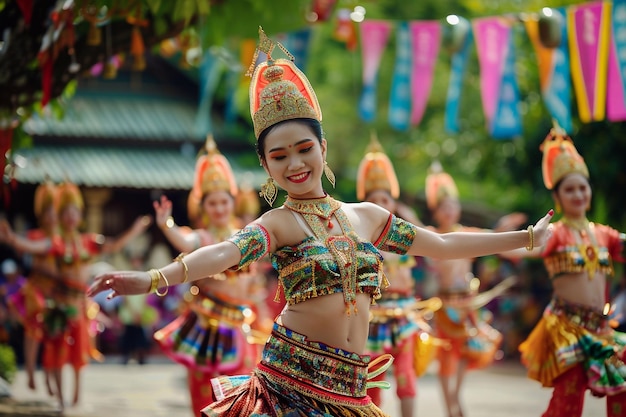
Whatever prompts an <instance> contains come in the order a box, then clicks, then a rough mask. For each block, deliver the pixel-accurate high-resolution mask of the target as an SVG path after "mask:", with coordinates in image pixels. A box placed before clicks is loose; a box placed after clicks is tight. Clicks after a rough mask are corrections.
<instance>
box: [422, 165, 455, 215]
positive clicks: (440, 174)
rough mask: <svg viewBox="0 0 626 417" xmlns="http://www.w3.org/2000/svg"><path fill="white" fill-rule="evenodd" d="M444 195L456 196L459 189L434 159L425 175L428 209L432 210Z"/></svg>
mask: <svg viewBox="0 0 626 417" xmlns="http://www.w3.org/2000/svg"><path fill="white" fill-rule="evenodd" d="M446 197H452V198H458V197H459V191H458V189H457V188H456V184H455V183H454V179H453V178H452V177H451V176H450V174H448V173H447V172H444V171H443V167H442V166H441V164H440V163H439V162H438V161H435V162H433V163H432V164H431V165H430V168H429V169H428V175H427V176H426V204H427V205H428V208H429V209H430V210H434V209H436V208H437V206H438V205H439V203H440V202H441V200H443V199H444V198H446Z"/></svg>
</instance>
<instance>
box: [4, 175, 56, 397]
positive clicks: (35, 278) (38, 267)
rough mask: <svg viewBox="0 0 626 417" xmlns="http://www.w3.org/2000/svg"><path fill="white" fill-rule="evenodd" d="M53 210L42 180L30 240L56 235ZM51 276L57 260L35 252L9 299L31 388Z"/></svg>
mask: <svg viewBox="0 0 626 417" xmlns="http://www.w3.org/2000/svg"><path fill="white" fill-rule="evenodd" d="M56 210H57V208H56V187H55V185H54V184H53V183H51V182H49V181H45V182H43V183H42V184H40V185H39V186H38V187H37V188H36V189H35V198H34V212H35V216H36V218H37V222H38V223H39V228H37V229H33V230H29V231H28V232H27V234H26V237H27V238H28V239H30V240H39V239H54V237H55V236H58V228H57V224H58V222H57V211H56ZM54 276H56V262H55V258H54V256H53V254H52V253H45V254H42V255H34V256H33V257H32V261H31V267H30V274H29V276H28V280H27V281H26V284H25V285H24V286H23V287H22V288H21V289H20V291H19V293H18V294H16V296H14V297H13V299H12V300H11V303H12V306H13V308H15V309H16V311H17V313H18V315H19V316H20V317H21V318H22V324H23V325H24V367H25V368H26V375H27V378H28V379H27V381H28V387H29V388H30V389H33V390H34V389H35V388H36V386H35V368H36V365H37V357H38V354H39V347H40V345H41V343H42V341H43V337H44V328H43V316H44V308H45V300H46V298H47V297H48V296H49V294H50V289H51V287H52V283H53V277H54ZM48 376H49V375H48V373H45V381H46V386H47V389H48V392H49V393H50V394H51V395H52V388H51V386H50V380H49V378H48Z"/></svg>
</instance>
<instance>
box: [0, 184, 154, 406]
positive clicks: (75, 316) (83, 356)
mask: <svg viewBox="0 0 626 417" xmlns="http://www.w3.org/2000/svg"><path fill="white" fill-rule="evenodd" d="M56 202H57V213H58V215H59V234H58V235H57V236H52V237H47V238H43V239H37V240H30V239H27V238H24V237H21V236H18V235H16V234H15V233H14V232H13V231H12V230H11V228H10V226H9V225H8V223H6V222H3V223H2V225H1V227H0V238H1V239H2V240H4V241H5V242H7V243H9V244H10V245H11V246H13V247H14V248H15V249H16V250H18V251H20V252H27V253H32V254H37V255H41V256H46V255H52V256H53V257H54V259H55V264H56V270H55V274H57V276H56V279H55V282H54V285H53V287H52V289H51V291H50V295H49V299H48V302H47V304H48V306H47V308H46V312H45V314H44V329H45V330H44V331H45V337H44V355H43V358H42V364H43V368H44V370H45V371H46V372H49V373H50V375H51V377H52V381H53V383H54V384H53V391H54V393H55V394H56V397H57V399H58V402H59V407H60V409H61V410H63V409H64V400H63V384H62V378H61V376H62V368H63V366H64V365H65V364H67V363H69V364H70V365H71V366H72V369H73V371H74V395H73V399H72V405H76V404H78V401H79V397H80V374H81V370H82V368H83V367H84V366H85V365H87V363H88V360H89V358H90V357H94V358H98V356H99V355H100V353H99V352H97V351H95V348H93V346H92V342H91V337H90V334H89V325H90V320H91V319H93V318H95V313H94V311H93V306H94V305H95V303H93V302H92V300H89V299H87V298H86V297H85V290H86V289H87V286H88V283H89V280H90V278H91V277H90V272H89V267H90V265H91V262H92V261H93V259H94V257H95V256H96V255H99V254H103V253H114V252H116V251H118V250H120V249H122V248H123V247H124V246H125V245H126V243H128V242H129V241H130V240H131V239H132V238H134V237H135V236H137V235H139V234H140V233H142V232H143V231H144V230H145V229H146V228H147V227H148V226H149V225H150V223H151V219H150V217H148V216H143V217H140V218H138V219H137V220H136V221H135V223H134V224H133V226H132V227H131V228H130V229H129V230H128V231H127V232H126V233H124V234H123V235H122V236H120V237H119V238H117V239H111V238H104V237H103V236H101V235H97V234H95V233H82V232H81V231H80V225H81V223H82V219H83V208H84V203H83V198H82V195H81V193H80V189H79V188H78V187H77V186H76V185H75V184H72V183H70V182H66V183H63V184H60V185H58V186H57V196H56Z"/></svg>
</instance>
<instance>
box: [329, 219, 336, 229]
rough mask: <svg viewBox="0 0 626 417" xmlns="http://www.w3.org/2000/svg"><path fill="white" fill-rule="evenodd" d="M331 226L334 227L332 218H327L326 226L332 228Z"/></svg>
mask: <svg viewBox="0 0 626 417" xmlns="http://www.w3.org/2000/svg"><path fill="white" fill-rule="evenodd" d="M333 227H335V225H334V224H333V221H332V219H328V228H329V229H332V228H333Z"/></svg>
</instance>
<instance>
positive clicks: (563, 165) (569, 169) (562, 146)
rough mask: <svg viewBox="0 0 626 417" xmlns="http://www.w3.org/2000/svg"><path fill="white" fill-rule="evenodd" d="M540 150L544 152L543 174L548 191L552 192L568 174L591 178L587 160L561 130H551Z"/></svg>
mask: <svg viewBox="0 0 626 417" xmlns="http://www.w3.org/2000/svg"><path fill="white" fill-rule="evenodd" d="M539 150H541V151H542V152H543V160H542V162H541V172H542V174H543V183H544V185H545V186H546V188H547V189H548V190H552V189H553V188H554V186H555V185H556V184H558V182H559V181H561V180H562V179H563V177H565V176H566V175H567V174H572V173H579V174H582V175H584V176H585V178H589V170H588V169H587V165H586V164H585V160H584V159H583V157H582V156H581V155H580V154H579V153H578V151H577V150H576V147H575V146H574V142H573V141H572V139H571V138H570V137H569V136H568V135H567V133H565V131H563V130H562V129H561V128H559V127H553V128H552V129H550V132H549V133H548V136H546V138H545V139H544V140H543V142H542V143H541V145H540V146H539Z"/></svg>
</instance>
